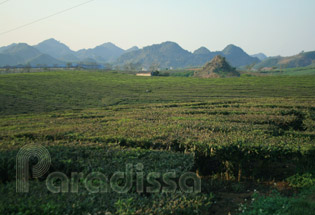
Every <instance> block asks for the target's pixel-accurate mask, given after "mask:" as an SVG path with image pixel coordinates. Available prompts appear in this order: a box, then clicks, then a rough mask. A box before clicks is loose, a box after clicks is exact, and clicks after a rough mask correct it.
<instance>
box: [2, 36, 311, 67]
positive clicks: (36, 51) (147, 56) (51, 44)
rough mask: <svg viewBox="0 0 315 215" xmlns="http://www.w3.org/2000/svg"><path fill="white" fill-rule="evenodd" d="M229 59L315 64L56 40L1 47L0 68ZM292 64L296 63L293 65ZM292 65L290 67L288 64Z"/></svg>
mask: <svg viewBox="0 0 315 215" xmlns="http://www.w3.org/2000/svg"><path fill="white" fill-rule="evenodd" d="M217 55H221V56H223V57H225V59H226V60H227V62H228V63H229V64H230V65H231V66H233V67H236V68H244V67H245V66H247V65H254V68H255V69H257V68H262V67H269V66H278V65H282V64H285V63H286V65H287V66H299V65H309V64H312V63H314V62H313V59H314V56H313V55H312V54H309V53H302V54H300V55H299V56H298V59H297V58H296V57H291V58H292V59H288V58H282V57H273V58H267V56H265V55H264V54H262V53H259V54H256V55H252V56H250V55H248V54H247V53H246V52H245V51H244V50H243V49H241V48H240V47H237V46H235V45H228V46H227V47H226V48H224V49H223V50H222V51H210V50H209V49H207V48H205V47H200V48H199V49H197V50H195V51H194V52H190V51H187V50H185V49H183V48H182V47H181V46H179V45H178V44H177V43H175V42H169V41H168V42H163V43H161V44H154V45H151V46H146V47H144V48H142V49H139V48H138V47H137V46H134V47H132V48H130V49H127V50H124V49H122V48H119V47H118V46H116V45H115V44H113V43H104V44H101V45H99V46H96V47H95V48H90V49H81V50H78V51H73V50H71V49H70V48H69V47H68V46H67V45H65V44H63V43H61V42H59V41H57V40H55V39H48V40H45V41H43V42H41V43H39V44H37V45H34V46H30V45H28V44H26V43H18V44H16V43H13V44H11V45H9V46H4V47H0V67H5V66H18V65H21V66H22V65H30V66H39V65H41V66H43V65H46V66H60V67H64V66H66V65H67V63H72V65H76V64H91V65H97V66H99V67H103V66H104V65H105V64H111V65H112V66H115V67H117V68H122V67H126V66H130V67H127V68H131V67H132V68H137V69H141V68H147V69H149V68H150V67H151V68H152V66H154V68H161V69H165V68H174V69H176V68H187V67H201V66H203V65H204V64H205V63H206V62H209V61H210V60H211V59H213V58H214V57H215V56H217ZM291 61H292V62H291ZM288 62H289V63H288Z"/></svg>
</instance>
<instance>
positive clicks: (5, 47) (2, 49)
mask: <svg viewBox="0 0 315 215" xmlns="http://www.w3.org/2000/svg"><path fill="white" fill-rule="evenodd" d="M13 46H16V43H12V44H11V45H8V46H3V47H0V53H2V52H3V51H4V50H6V49H8V48H10V47H13Z"/></svg>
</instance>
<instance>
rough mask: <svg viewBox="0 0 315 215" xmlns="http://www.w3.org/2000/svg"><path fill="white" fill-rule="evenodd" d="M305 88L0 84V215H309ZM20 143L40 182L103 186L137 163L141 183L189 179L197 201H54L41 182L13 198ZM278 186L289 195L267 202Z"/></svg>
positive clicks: (135, 197)
mask: <svg viewBox="0 0 315 215" xmlns="http://www.w3.org/2000/svg"><path fill="white" fill-rule="evenodd" d="M314 83H315V77H314V76H301V77H286V76H283V77H282V76H281V77H241V78H227V79H211V80H209V79H197V78H181V77H136V76H133V75H128V74H116V73H104V72H97V71H95V72H92V71H90V72H83V71H67V72H53V73H48V72H46V73H30V74H11V75H1V77H0V92H1V94H0V98H1V105H0V111H1V112H0V113H1V121H0V153H1V160H0V172H1V176H0V177H1V178H0V183H1V192H0V193H1V194H0V210H1V211H0V213H3V214H12V213H13V214H15V213H26V214H27V213H28V214H34V213H38V214H43V213H45V214H49V213H51V214H54V213H65V214H69V213H73V214H77V213H91V214H106V213H112V214H150V213H152V214H224V213H223V212H226V213H228V212H229V211H231V212H232V214H233V213H235V212H240V213H245V214H270V213H271V211H273V212H274V213H273V214H277V213H278V212H279V213H278V214H294V213H292V211H293V210H291V209H292V207H294V208H295V209H296V211H298V210H299V209H300V210H302V209H303V210H305V213H304V214H307V212H309V214H310V213H311V212H312V211H313V210H314V201H313V199H312V198H313V194H314V192H312V190H313V188H312V189H310V187H313V186H314V183H313V180H314V177H313V176H315V167H314V163H315V141H314V137H315V105H314V93H313V92H314V91H315V85H314ZM27 143H36V144H41V145H43V146H45V147H46V148H47V149H48V150H49V152H50V154H51V157H52V166H51V168H50V170H49V172H54V171H61V172H63V173H65V174H66V175H67V176H69V177H70V176H71V172H74V171H75V172H82V173H83V174H85V175H86V174H88V173H90V172H92V171H100V172H102V173H104V174H106V175H108V176H111V175H112V174H113V173H114V172H115V171H118V170H119V171H123V170H124V169H125V168H126V164H127V163H130V164H132V165H136V164H138V163H142V164H143V165H144V175H147V174H148V173H149V172H152V171H155V172H161V173H163V172H168V171H173V172H175V175H176V176H175V179H176V180H175V181H177V179H178V177H179V176H180V175H181V174H183V173H185V172H187V171H191V172H196V173H197V174H198V175H199V177H201V178H202V191H201V193H197V194H196V193H183V192H175V193H164V194H161V193H159V194H150V193H148V192H146V191H144V192H143V193H140V194H138V193H137V192H136V190H131V191H130V192H128V193H127V194H117V193H115V192H110V193H106V194H90V193H88V192H87V191H86V190H84V189H82V190H80V192H79V193H64V194H52V193H49V192H48V191H47V189H45V183H44V178H45V177H43V178H41V179H39V180H33V181H32V182H31V184H30V186H31V189H30V193H27V194H20V193H16V192H15V159H16V154H17V151H18V150H19V149H20V148H21V147H22V146H24V145H25V144H27ZM46 176H47V175H46ZM314 181H315V180H314ZM270 182H272V183H271V184H272V185H271V186H270V185H267V184H270ZM280 182H281V183H284V184H285V185H286V186H287V187H288V188H287V189H284V191H279V192H280V193H279V192H278V193H274V192H273V193H272V192H271V190H273V189H276V188H279V187H278V185H277V184H280ZM301 189H302V190H303V189H307V190H309V191H310V192H308V193H307V192H306V191H303V192H300V190H301ZM253 190H259V191H260V194H257V192H253ZM232 194H237V195H239V196H241V197H242V201H240V202H238V203H240V205H238V204H236V203H237V202H236V203H235V202H234V203H233V204H232V203H229V202H227V199H229V198H232V197H233V196H232V197H231V195H232ZM227 195H228V196H227ZM251 195H254V196H253V197H251ZM266 195H267V197H266ZM38 196H40V198H38ZM222 196H225V197H222ZM291 196H295V197H291ZM243 197H246V198H248V199H252V198H254V199H256V200H255V201H252V203H251V204H248V203H246V202H244V198H243ZM233 198H234V197H233ZM233 198H232V199H233ZM222 199H223V200H222ZM34 202H37V204H34ZM276 202H279V204H276ZM241 203H242V204H241ZM17 205H18V206H17ZM278 206H279V207H278ZM283 206H285V208H282V207H283ZM222 208H223V209H222ZM239 208H241V210H239ZM281 208H282V209H283V210H282V209H281ZM290 208H291V209H290ZM284 209H285V210H287V211H285V210H284ZM225 210H228V211H225ZM268 210H269V211H268ZM221 212H222V213H221ZM276 212H277V213H276ZM295 214H299V213H298V212H296V213H295Z"/></svg>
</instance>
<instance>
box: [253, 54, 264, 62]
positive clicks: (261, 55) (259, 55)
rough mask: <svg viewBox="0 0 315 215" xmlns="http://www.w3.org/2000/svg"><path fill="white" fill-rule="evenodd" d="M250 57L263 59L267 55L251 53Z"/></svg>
mask: <svg viewBox="0 0 315 215" xmlns="http://www.w3.org/2000/svg"><path fill="white" fill-rule="evenodd" d="M251 57H257V58H258V59H259V60H261V61H263V60H265V59H266V58H267V56H266V55H265V54H264V53H258V54H253V55H251Z"/></svg>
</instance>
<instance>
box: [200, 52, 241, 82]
mask: <svg viewBox="0 0 315 215" xmlns="http://www.w3.org/2000/svg"><path fill="white" fill-rule="evenodd" d="M194 76H195V77H201V78H223V77H239V76H240V74H239V73H238V72H237V71H236V69H235V68H233V67H231V66H230V65H229V64H228V63H227V62H226V60H225V58H224V57H222V56H220V55H217V56H215V57H214V58H213V59H212V60H211V61H210V62H208V63H206V65H205V66H204V67H203V68H202V70H201V71H199V72H196V73H195V75H194Z"/></svg>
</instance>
